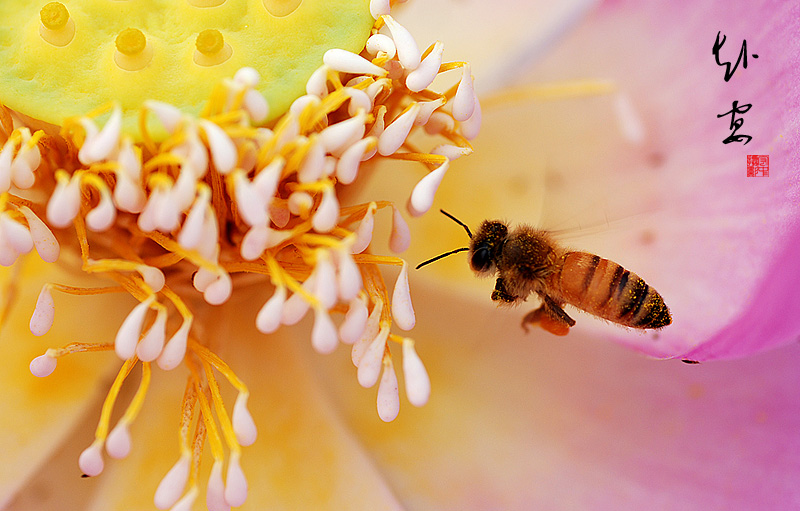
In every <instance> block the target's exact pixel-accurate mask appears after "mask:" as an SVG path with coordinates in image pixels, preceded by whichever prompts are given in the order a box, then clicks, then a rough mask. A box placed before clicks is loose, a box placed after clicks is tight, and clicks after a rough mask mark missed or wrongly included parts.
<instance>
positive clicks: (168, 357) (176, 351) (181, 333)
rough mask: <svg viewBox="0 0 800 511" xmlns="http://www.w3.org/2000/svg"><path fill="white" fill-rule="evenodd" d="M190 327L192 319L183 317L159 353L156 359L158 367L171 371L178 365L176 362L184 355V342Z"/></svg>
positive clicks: (187, 337) (179, 361)
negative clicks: (178, 326)
mask: <svg viewBox="0 0 800 511" xmlns="http://www.w3.org/2000/svg"><path fill="white" fill-rule="evenodd" d="M191 328H192V321H191V320H186V319H184V320H183V323H181V326H180V328H178V330H177V331H176V332H175V333H174V334H172V337H170V339H169V341H167V344H166V346H164V349H163V350H161V355H159V356H158V360H157V361H156V363H157V364H158V367H160V368H161V369H163V370H165V371H171V370H172V369H175V368H176V367H178V364H180V363H181V361H182V360H183V358H184V357H185V356H186V343H187V341H188V339H189V330H191Z"/></svg>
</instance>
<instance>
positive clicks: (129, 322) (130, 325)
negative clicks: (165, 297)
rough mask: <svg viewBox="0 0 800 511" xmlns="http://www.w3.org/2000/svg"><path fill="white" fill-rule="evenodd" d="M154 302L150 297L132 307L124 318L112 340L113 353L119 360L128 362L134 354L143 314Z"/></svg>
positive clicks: (142, 322)
mask: <svg viewBox="0 0 800 511" xmlns="http://www.w3.org/2000/svg"><path fill="white" fill-rule="evenodd" d="M154 300H155V298H154V297H153V296H150V297H149V298H148V299H147V300H145V301H143V302H141V303H140V304H139V305H137V306H136V307H134V308H133V310H132V311H131V312H130V314H128V317H126V318H125V321H123V322H122V326H120V327H119V330H117V336H116V338H115V339H114V351H116V352H117V356H118V357H119V358H121V359H123V360H128V359H129V358H131V357H132V356H133V355H134V354H135V353H136V343H138V342H139V336H140V335H141V333H142V326H143V325H144V317H145V314H147V311H148V309H149V308H150V304H152V303H153V301H154Z"/></svg>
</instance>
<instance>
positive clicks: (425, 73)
mask: <svg viewBox="0 0 800 511" xmlns="http://www.w3.org/2000/svg"><path fill="white" fill-rule="evenodd" d="M443 52H444V45H443V44H442V42H441V41H436V42H435V43H434V45H433V49H432V50H431V51H430V53H428V56H427V57H425V58H424V59H422V62H421V63H420V65H419V67H418V68H417V69H415V70H413V71H411V72H410V73H408V76H407V77H406V87H408V89H409V90H410V91H411V92H419V91H421V90H422V89H424V88H426V87H428V86H429V85H430V84H431V83H433V79H434V78H436V75H437V74H439V66H441V65H442V53H443Z"/></svg>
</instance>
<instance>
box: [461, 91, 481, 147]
mask: <svg viewBox="0 0 800 511" xmlns="http://www.w3.org/2000/svg"><path fill="white" fill-rule="evenodd" d="M474 100H475V109H474V110H473V112H472V116H470V118H469V119H467V120H466V121H464V122H462V123H461V134H463V135H464V138H466V139H467V140H472V139H474V138H475V137H477V136H478V132H479V131H480V130H481V119H482V114H481V103H480V101H478V98H477V97H475V98H474Z"/></svg>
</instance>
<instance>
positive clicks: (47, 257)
mask: <svg viewBox="0 0 800 511" xmlns="http://www.w3.org/2000/svg"><path fill="white" fill-rule="evenodd" d="M19 211H20V213H22V214H23V215H24V216H25V219H26V220H27V221H28V228H29V229H30V233H31V239H32V240H33V246H35V247H36V251H37V252H38V253H39V257H41V258H42V260H43V261H45V262H47V263H54V262H56V261H57V260H58V254H59V252H60V246H59V244H58V241H57V240H56V237H55V236H54V235H53V232H52V231H51V230H50V228H49V227H47V225H46V224H45V223H44V222H42V220H41V219H40V218H39V217H38V216H36V213H34V212H33V211H32V210H31V209H30V208H29V207H27V206H22V207H21V208H19Z"/></svg>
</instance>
